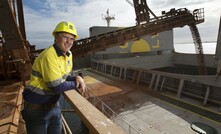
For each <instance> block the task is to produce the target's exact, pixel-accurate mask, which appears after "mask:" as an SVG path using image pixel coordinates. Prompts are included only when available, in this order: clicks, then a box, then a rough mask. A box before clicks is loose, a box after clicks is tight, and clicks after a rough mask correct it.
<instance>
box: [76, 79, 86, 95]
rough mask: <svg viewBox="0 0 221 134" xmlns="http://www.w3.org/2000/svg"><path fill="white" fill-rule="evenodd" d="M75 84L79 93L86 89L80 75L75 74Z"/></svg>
mask: <svg viewBox="0 0 221 134" xmlns="http://www.w3.org/2000/svg"><path fill="white" fill-rule="evenodd" d="M76 84H77V86H76V88H77V89H78V90H79V92H80V93H85V92H86V91H87V88H86V85H85V83H84V80H83V79H82V77H80V76H76Z"/></svg>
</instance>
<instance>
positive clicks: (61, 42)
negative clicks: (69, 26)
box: [55, 33, 75, 53]
mask: <svg viewBox="0 0 221 134" xmlns="http://www.w3.org/2000/svg"><path fill="white" fill-rule="evenodd" d="M74 41H75V36H74V35H72V34H69V33H57V34H56V35H55V44H56V45H57V46H58V47H59V48H60V49H61V50H62V52H63V53H66V52H67V51H68V50H70V49H71V47H72V45H73V43H74Z"/></svg>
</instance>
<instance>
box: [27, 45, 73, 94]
mask: <svg viewBox="0 0 221 134" xmlns="http://www.w3.org/2000/svg"><path fill="white" fill-rule="evenodd" d="M72 67H73V64H72V54H71V52H68V53H67V55H66V56H59V55H58V54H57V52H56V50H55V48H54V46H51V47H49V48H47V49H46V50H44V51H43V52H42V53H41V54H40V55H39V56H38V57H37V58H36V60H35V62H34V64H33V67H32V74H31V79H30V84H29V85H28V86H27V87H26V89H28V90H30V91H32V92H34V93H37V94H40V95H54V94H55V92H54V91H53V90H51V89H53V87H56V86H57V85H59V84H61V83H63V82H64V81H65V80H66V78H67V77H68V75H69V74H70V73H71V70H72Z"/></svg>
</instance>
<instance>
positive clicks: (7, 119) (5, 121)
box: [0, 81, 23, 133]
mask: <svg viewBox="0 0 221 134" xmlns="http://www.w3.org/2000/svg"><path fill="white" fill-rule="evenodd" d="M0 85H1V86H0V133H17V131H18V127H19V122H20V121H19V120H20V110H21V105H22V94H21V93H22V91H23V86H21V83H20V82H16V81H11V83H10V81H7V82H4V81H1V83H0Z"/></svg>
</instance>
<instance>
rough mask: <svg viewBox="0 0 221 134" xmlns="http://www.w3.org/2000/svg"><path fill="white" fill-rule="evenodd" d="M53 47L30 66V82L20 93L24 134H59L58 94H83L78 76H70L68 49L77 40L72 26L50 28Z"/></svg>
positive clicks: (83, 85)
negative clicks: (22, 100) (77, 91)
mask: <svg viewBox="0 0 221 134" xmlns="http://www.w3.org/2000/svg"><path fill="white" fill-rule="evenodd" d="M52 35H53V36H54V44H53V45H52V46H50V47H49V48H47V49H45V50H44V51H43V52H42V53H41V54H40V55H39V56H38V57H37V58H36V59H35V62H34V64H33V66H32V74H31V79H30V83H29V85H28V86H26V87H25V90H24V92H23V98H24V109H23V110H22V116H23V119H24V120H25V122H26V129H27V133H28V134H46V133H51V134H60V133H61V130H62V121H61V110H60V106H59V103H58V99H59V97H60V94H61V93H62V92H64V91H67V90H71V89H78V90H80V92H85V91H86V85H85V83H84V80H83V79H82V78H81V77H80V76H76V77H75V76H70V75H69V74H70V73H71V71H72V66H73V65H72V54H71V51H70V48H71V47H72V45H73V42H74V41H75V39H76V38H78V35H77V31H76V29H75V26H74V25H73V24H72V23H70V22H60V23H59V24H58V25H57V26H56V28H55V29H54V31H53V33H52Z"/></svg>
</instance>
